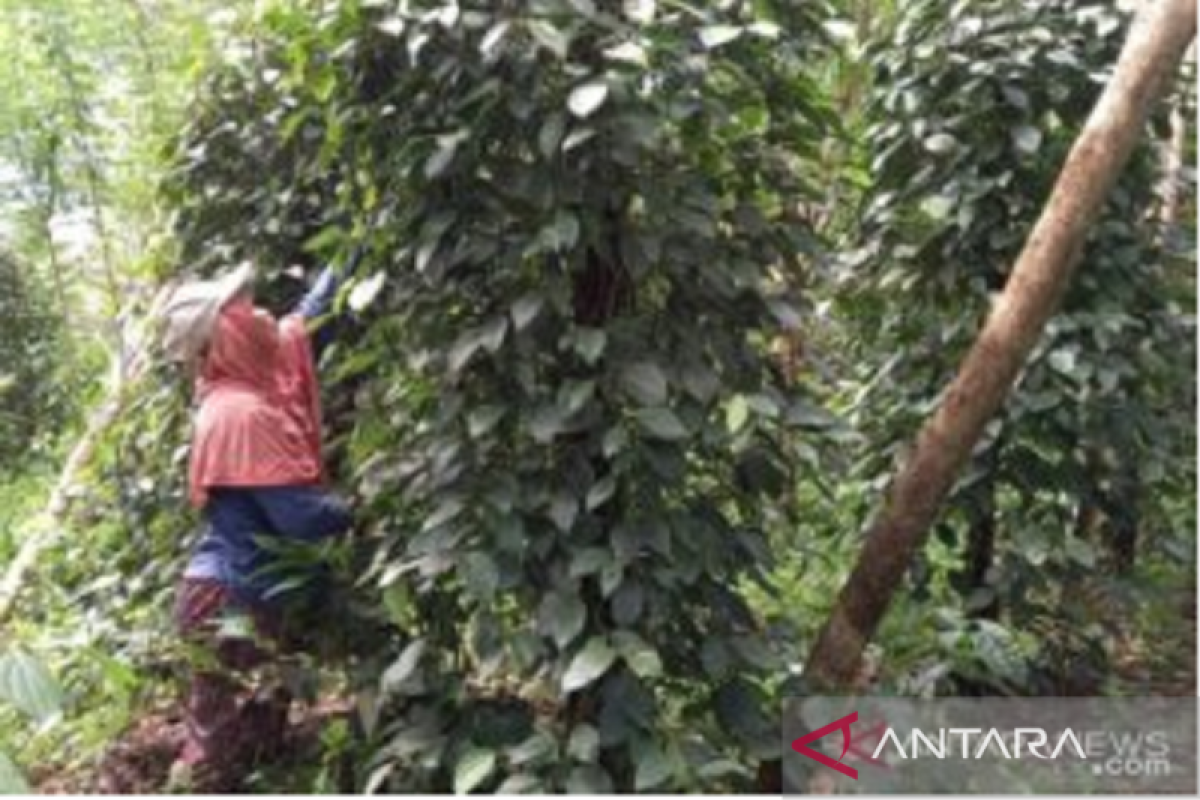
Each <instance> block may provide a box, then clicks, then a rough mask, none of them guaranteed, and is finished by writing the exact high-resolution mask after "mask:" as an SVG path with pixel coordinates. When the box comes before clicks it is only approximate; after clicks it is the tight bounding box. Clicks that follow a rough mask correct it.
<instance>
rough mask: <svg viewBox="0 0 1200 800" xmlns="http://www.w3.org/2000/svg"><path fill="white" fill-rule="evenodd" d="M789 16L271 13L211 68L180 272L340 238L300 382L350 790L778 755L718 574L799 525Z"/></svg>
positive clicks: (795, 24) (752, 559) (578, 775)
mask: <svg viewBox="0 0 1200 800" xmlns="http://www.w3.org/2000/svg"><path fill="white" fill-rule="evenodd" d="M817 14H818V9H817V8H816V7H809V6H806V7H797V5H796V4H794V3H783V2H778V3H777V2H766V1H763V0H759V2H754V3H743V2H726V3H720V4H716V5H714V6H711V7H708V8H700V7H693V6H691V5H689V4H684V3H668V2H663V3H656V2H651V1H648V0H643V1H642V2H623V3H622V2H611V1H610V2H593V1H592V0H512V1H510V2H501V3H490V4H460V3H457V2H445V3H437V2H426V1H424V0H417V1H416V2H399V3H391V2H374V3H349V2H342V3H308V4H305V3H300V4H284V3H277V4H274V5H272V6H271V7H269V8H268V9H267V10H265V11H264V12H263V18H262V20H261V23H262V24H261V29H262V30H263V31H264V32H263V34H262V36H261V37H260V38H259V39H257V40H255V41H254V42H252V43H248V44H247V46H246V47H245V48H244V50H243V52H242V53H241V55H240V56H239V55H238V54H236V53H235V54H234V56H233V57H232V58H231V60H230V61H229V63H228V64H227V65H226V66H225V67H224V68H223V70H221V71H219V72H218V73H216V74H215V75H214V76H213V79H212V80H211V82H210V87H211V88H210V90H209V92H208V93H207V94H206V95H204V97H203V98H202V99H201V101H200V103H199V108H200V109H201V110H200V112H199V113H198V114H197V117H196V119H195V121H194V123H193V125H192V126H191V127H190V128H189V129H188V130H187V131H186V132H185V134H184V136H183V137H182V140H181V143H180V146H179V148H178V152H179V158H178V164H177V170H176V175H177V179H176V182H175V183H174V184H173V186H172V191H173V192H174V195H173V196H174V197H175V198H176V200H177V203H178V207H179V209H180V214H179V226H178V231H179V234H180V237H181V241H182V243H183V246H184V248H185V251H187V252H192V253H195V254H197V257H198V258H202V256H201V255H200V254H201V253H205V252H206V253H209V254H211V256H212V258H211V260H213V261H216V260H218V259H222V260H223V259H225V258H228V257H232V256H234V255H239V256H240V255H252V256H255V257H257V258H259V260H260V261H262V262H264V264H265V266H267V267H270V268H274V269H276V270H277V271H279V272H283V271H285V270H286V269H287V268H288V267H290V266H291V265H292V264H293V263H294V264H295V265H296V266H298V267H299V268H300V271H303V270H305V269H306V268H308V267H310V266H311V265H312V263H314V261H315V260H320V259H337V258H339V257H340V256H341V255H342V254H344V253H345V252H346V251H347V250H348V249H349V247H351V246H353V245H358V244H362V245H363V247H364V248H365V252H366V255H365V257H364V260H363V267H362V268H361V271H360V273H359V274H358V277H357V278H356V279H355V280H354V281H353V282H352V284H351V285H350V286H349V287H348V288H347V291H346V292H345V295H344V297H343V300H344V302H345V304H346V305H348V306H350V307H351V308H352V309H353V310H354V311H356V312H357V313H358V315H359V319H360V325H359V328H360V330H359V331H358V334H357V336H356V337H351V338H349V339H343V340H342V342H340V343H339V345H337V346H335V349H334V351H333V352H332V353H331V354H330V367H331V368H332V369H333V370H334V374H338V375H340V376H341V378H342V381H343V382H342V384H341V391H342V392H347V391H352V394H353V401H352V404H351V405H352V414H347V415H344V416H342V417H341V418H340V420H341V421H340V424H341V425H343V426H344V425H352V426H353V430H352V433H351V434H350V435H349V437H348V438H347V439H346V440H345V441H343V442H341V444H342V445H343V446H344V450H343V451H344V453H345V454H346V457H347V460H348V461H347V467H348V472H347V474H346V475H345V476H344V477H345V478H346V479H347V480H350V481H353V482H354V484H355V486H356V488H357V492H358V494H359V496H360V500H361V506H360V519H361V520H362V527H363V534H362V536H363V539H362V547H363V548H364V549H365V550H366V552H367V553H368V554H369V558H368V564H367V568H366V570H365V572H364V573H363V574H361V575H359V576H357V577H358V579H359V580H360V581H362V582H364V583H366V584H368V585H371V586H374V587H377V591H378V598H379V601H378V602H379V606H380V607H381V608H382V609H384V611H385V612H386V614H387V615H388V616H389V618H390V619H392V621H393V622H394V623H395V633H394V636H393V637H392V639H391V640H389V641H379V642H378V643H377V645H376V648H375V651H376V652H375V656H376V662H377V663H378V666H377V667H376V668H375V671H374V672H373V671H372V669H371V668H370V667H369V666H367V667H365V669H364V673H365V676H366V680H365V683H364V693H363V708H364V709H365V711H366V719H367V721H368V723H369V724H368V728H369V729H370V731H371V734H372V736H373V737H374V740H375V741H376V742H377V743H378V751H377V754H376V757H375V759H374V761H373V763H372V765H371V766H372V770H371V772H370V774H369V775H366V776H364V778H365V780H366V781H367V783H368V784H369V786H370V787H371V788H382V787H390V788H392V789H403V790H419V789H425V790H434V789H450V788H454V789H457V790H459V791H469V790H473V789H497V788H503V789H505V790H516V789H526V790H528V789H535V790H542V791H562V790H576V791H582V790H591V791H611V790H622V791H629V790H634V789H651V788H658V789H686V788H696V787H701V786H703V787H711V788H719V787H726V788H736V787H746V786H748V785H749V782H750V780H751V779H752V775H753V769H754V765H755V762H756V761H759V760H763V759H771V758H773V757H776V756H777V748H778V742H777V739H778V736H777V720H776V719H775V717H774V714H773V713H772V711H771V709H770V708H768V707H767V704H766V700H765V698H766V695H765V693H764V686H765V682H766V680H767V679H768V678H770V677H771V675H772V670H774V669H776V667H777V665H776V663H775V659H774V658H773V655H772V652H771V650H770V648H769V647H768V646H767V645H766V642H765V640H764V639H763V636H762V634H761V630H760V625H759V622H758V621H757V620H756V618H755V616H754V614H753V613H752V612H751V610H750V608H749V607H748V606H747V603H746V602H745V600H744V599H743V597H742V596H741V594H740V592H739V585H740V582H741V581H744V580H756V579H757V580H762V579H763V578H764V576H765V575H766V572H767V570H768V569H769V568H770V566H771V557H770V552H769V548H768V546H767V536H766V531H767V529H768V528H769V527H771V526H773V525H781V524H794V523H795V520H796V519H797V518H798V517H797V514H798V512H799V509H797V508H795V504H794V503H792V502H791V501H789V500H788V499H786V498H787V497H788V495H789V494H790V493H789V492H787V491H785V490H786V489H787V488H788V486H789V485H790V483H789V482H790V481H791V480H792V477H793V475H792V469H791V467H790V466H789V465H790V464H792V463H794V462H795V460H796V459H795V453H794V452H792V451H791V450H790V448H791V447H792V444H793V443H794V442H795V441H797V440H796V439H795V438H789V437H787V436H785V433H786V432H787V430H788V429H789V428H793V427H797V426H799V425H801V424H803V423H804V422H805V421H806V420H810V419H811V413H810V412H811V408H810V406H809V405H808V404H807V403H805V402H804V399H803V398H801V397H799V396H797V394H796V393H795V392H794V391H792V390H790V389H788V388H787V387H786V384H785V382H784V381H783V380H782V376H781V375H779V374H778V370H777V369H776V368H775V366H774V364H773V362H772V361H771V359H770V358H769V357H768V353H767V344H768V340H769V339H770V337H772V336H773V335H774V334H775V333H777V332H778V331H780V330H782V329H784V328H787V327H794V326H796V325H798V324H799V323H800V321H801V319H802V315H803V305H802V303H801V302H800V301H799V299H798V298H797V297H795V296H794V290H793V289H792V288H790V287H794V286H796V285H798V284H799V283H800V281H801V280H802V279H803V276H804V275H805V272H806V270H807V268H808V267H809V266H810V263H811V261H810V258H809V257H810V256H811V255H812V254H814V253H815V252H816V242H815V239H814V237H813V235H812V233H811V231H810V230H809V228H808V226H807V224H806V223H805V222H804V221H803V216H802V215H801V214H800V212H799V205H800V203H801V202H802V201H804V200H805V199H806V198H809V197H813V196H815V195H816V193H815V192H814V191H813V190H812V188H811V187H810V186H809V185H808V182H807V181H806V172H807V165H808V164H809V162H810V159H811V157H812V155H813V154H814V153H815V152H816V150H817V148H818V146H819V144H820V143H821V142H822V140H823V137H825V136H826V135H827V134H830V133H831V132H832V130H833V127H834V120H833V119H832V117H831V115H830V113H829V112H828V110H827V109H826V108H825V107H824V105H823V102H822V100H821V98H820V97H819V94H818V92H817V91H816V90H815V89H814V88H813V87H812V86H810V84H809V83H808V82H807V80H806V78H805V75H804V72H803V66H804V63H805V58H806V54H807V53H808V52H809V51H810V49H811V48H812V47H813V46H815V45H816V44H817V42H818V37H819V35H820V34H819V31H820V28H819V25H818V23H819V20H818V19H817V16H816V15H817ZM297 242H299V243H302V247H301V248H299V249H297V248H296V247H295V244H294V243H297ZM306 253H307V254H311V255H312V256H315V257H316V258H315V259H313V258H310V256H309V255H306ZM338 391H339V390H338V388H337V387H335V388H334V393H335V394H336V393H337V392H338ZM334 416H336V415H334ZM781 497H783V498H784V499H783V500H782V501H780V500H779V498H781ZM385 657H386V658H385Z"/></svg>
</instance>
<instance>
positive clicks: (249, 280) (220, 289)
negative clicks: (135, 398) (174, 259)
mask: <svg viewBox="0 0 1200 800" xmlns="http://www.w3.org/2000/svg"><path fill="white" fill-rule="evenodd" d="M253 284H254V265H253V264H251V263H250V262H248V261H246V262H242V263H241V264H239V265H238V266H237V267H236V268H234V269H233V270H232V271H231V272H229V273H227V274H225V275H223V276H221V277H219V278H216V279H214V280H210V281H191V282H189V283H185V284H184V285H182V286H180V287H179V288H178V289H176V290H175V291H174V293H173V294H172V295H171V299H170V300H169V301H168V302H167V306H166V309H165V310H164V312H163V314H164V316H165V317H166V333H165V334H164V336H163V350H164V351H165V352H166V356H167V358H168V359H169V360H171V361H182V362H188V361H192V360H193V359H195V358H196V357H197V356H198V355H200V351H201V350H203V349H204V346H205V345H206V344H208V340H209V338H210V337H211V336H212V332H213V328H214V326H215V325H216V323H217V317H218V316H219V315H220V313H221V309H223V308H224V307H225V305H226V304H227V303H229V301H230V300H233V299H234V298H235V297H237V296H238V295H239V294H242V293H243V292H245V291H247V290H248V289H250V287H251V286H253Z"/></svg>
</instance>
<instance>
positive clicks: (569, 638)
mask: <svg viewBox="0 0 1200 800" xmlns="http://www.w3.org/2000/svg"><path fill="white" fill-rule="evenodd" d="M538 620H539V623H540V624H539V627H540V629H541V631H543V632H544V633H548V634H549V635H550V638H552V639H553V640H554V643H555V644H556V645H557V646H558V649H560V650H564V649H566V647H567V645H569V644H570V643H571V642H573V641H574V640H575V637H576V636H578V635H579V634H580V632H581V631H582V630H583V625H584V622H586V621H587V606H585V605H584V603H583V600H581V599H580V598H579V595H577V594H576V593H575V592H568V591H557V592H551V593H549V594H547V595H546V596H545V597H544V598H543V599H542V604H541V607H540V609H539V611H538Z"/></svg>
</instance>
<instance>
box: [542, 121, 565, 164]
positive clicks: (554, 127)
mask: <svg viewBox="0 0 1200 800" xmlns="http://www.w3.org/2000/svg"><path fill="white" fill-rule="evenodd" d="M566 127H567V120H566V119H565V118H564V117H563V115H562V114H561V113H555V114H551V115H550V116H549V117H548V118H547V119H546V121H545V123H543V125H542V129H541V130H540V131H539V132H538V150H539V151H541V154H542V157H543V158H546V159H551V158H554V156H555V154H557V153H558V147H559V145H560V144H562V140H563V134H564V133H565V132H566Z"/></svg>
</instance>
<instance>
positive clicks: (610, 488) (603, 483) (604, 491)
mask: <svg viewBox="0 0 1200 800" xmlns="http://www.w3.org/2000/svg"><path fill="white" fill-rule="evenodd" d="M616 490H617V481H616V479H615V478H613V476H612V475H605V476H604V477H603V478H601V479H600V480H598V481H596V482H595V483H594V484H592V488H591V489H589V490H588V493H587V510H588V511H594V510H595V509H597V508H599V507H600V506H602V505H604V504H605V503H607V502H608V500H609V499H610V498H611V497H612V496H613V492H615V491H616Z"/></svg>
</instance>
